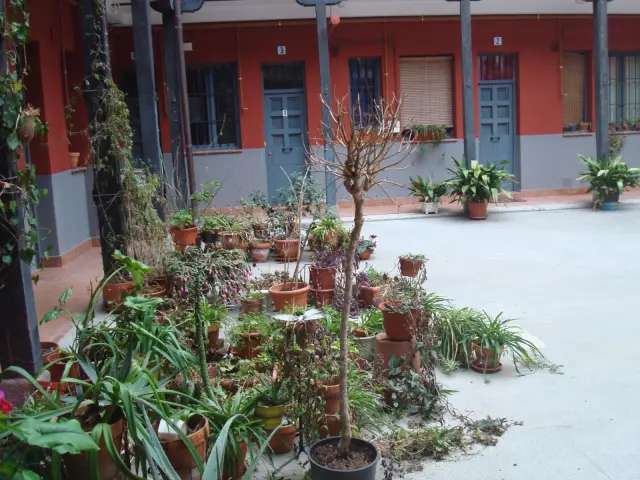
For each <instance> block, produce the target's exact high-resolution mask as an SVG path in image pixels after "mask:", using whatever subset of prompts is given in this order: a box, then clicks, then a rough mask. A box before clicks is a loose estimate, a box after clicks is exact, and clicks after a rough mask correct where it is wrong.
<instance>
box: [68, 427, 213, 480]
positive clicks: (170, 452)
mask: <svg viewBox="0 0 640 480" xmlns="http://www.w3.org/2000/svg"><path fill="white" fill-rule="evenodd" d="M187 423H188V424H189V425H193V426H198V428H197V429H196V430H195V431H194V432H193V433H191V434H190V435H187V438H188V439H189V441H190V442H191V443H192V444H193V447H194V448H195V450H196V452H198V456H199V457H200V459H201V460H204V458H205V455H206V454H207V439H208V437H209V422H208V421H207V419H206V418H204V417H202V416H200V415H194V416H193V417H191V418H190V419H189V421H188V422H187ZM160 445H162V450H164V453H165V454H166V455H167V458H168V459H169V462H171V465H172V466H173V468H175V470H176V473H177V474H178V475H179V476H180V478H192V477H191V476H190V475H192V474H193V470H194V469H196V472H197V466H196V461H195V460H194V458H193V455H191V452H190V451H189V449H188V448H187V445H186V444H185V443H184V442H183V441H182V439H181V438H177V439H176V440H160ZM79 478H81V477H79Z"/></svg>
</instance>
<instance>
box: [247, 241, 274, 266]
mask: <svg viewBox="0 0 640 480" xmlns="http://www.w3.org/2000/svg"><path fill="white" fill-rule="evenodd" d="M249 247H251V258H252V259H253V261H254V262H256V263H264V262H266V261H267V260H269V253H270V252H271V242H251V244H250V245H249Z"/></svg>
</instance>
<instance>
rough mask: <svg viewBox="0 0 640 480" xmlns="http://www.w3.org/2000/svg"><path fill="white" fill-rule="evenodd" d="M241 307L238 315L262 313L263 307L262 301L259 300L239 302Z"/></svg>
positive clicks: (261, 299)
mask: <svg viewBox="0 0 640 480" xmlns="http://www.w3.org/2000/svg"><path fill="white" fill-rule="evenodd" d="M240 303H241V305H242V307H241V310H240V313H242V314H243V315H247V314H252V313H260V312H261V311H262V306H263V305H264V299H263V298H259V299H257V300H240Z"/></svg>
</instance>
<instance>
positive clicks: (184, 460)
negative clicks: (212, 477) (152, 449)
mask: <svg viewBox="0 0 640 480" xmlns="http://www.w3.org/2000/svg"><path fill="white" fill-rule="evenodd" d="M188 424H190V425H201V426H200V427H199V428H198V429H197V430H196V431H194V432H193V433H191V434H190V435H187V438H188V439H189V441H190V442H191V443H192V445H193V448H195V450H196V452H197V453H198V456H199V457H200V459H201V460H204V459H205V456H206V454H207V439H208V438H209V422H208V421H207V419H206V418H204V417H202V416H200V415H194V416H193V417H191V418H190V419H189V422H188ZM160 445H162V450H164V453H165V454H166V455H167V458H168V459H169V462H171V465H172V466H173V468H175V470H176V473H177V474H178V475H179V476H180V478H181V479H184V480H188V479H192V478H200V476H199V473H198V467H197V466H196V461H195V459H194V458H193V455H191V452H190V451H189V449H188V448H187V445H186V444H185V443H184V442H183V441H182V439H181V438H177V439H176V440H161V441H160Z"/></svg>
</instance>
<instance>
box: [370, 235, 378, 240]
mask: <svg viewBox="0 0 640 480" xmlns="http://www.w3.org/2000/svg"><path fill="white" fill-rule="evenodd" d="M369 238H371V240H373V239H374V238H378V236H377V235H371V236H370V237H369Z"/></svg>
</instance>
